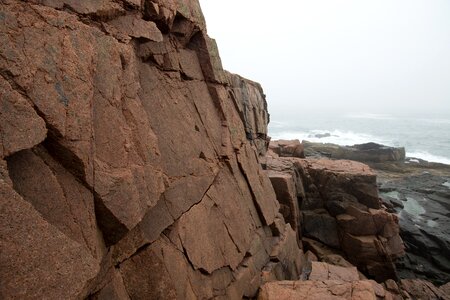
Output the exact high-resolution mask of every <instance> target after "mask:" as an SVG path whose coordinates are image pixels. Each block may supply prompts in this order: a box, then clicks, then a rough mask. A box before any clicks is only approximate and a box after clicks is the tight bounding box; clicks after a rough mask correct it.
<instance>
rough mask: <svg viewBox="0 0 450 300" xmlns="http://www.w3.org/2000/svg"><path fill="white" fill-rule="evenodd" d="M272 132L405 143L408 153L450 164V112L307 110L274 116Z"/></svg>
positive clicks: (343, 142)
mask: <svg viewBox="0 0 450 300" xmlns="http://www.w3.org/2000/svg"><path fill="white" fill-rule="evenodd" d="M317 134H319V135H320V134H329V135H330V136H327V137H322V138H320V137H318V136H316V135H317ZM269 135H270V136H271V137H272V139H299V140H300V141H302V140H307V141H311V142H321V143H333V144H338V145H354V144H361V143H367V142H375V143H380V144H384V145H388V146H395V147H405V149H406V156H407V157H415V158H420V159H424V160H427V161H431V162H440V163H444V164H449V165H450V114H449V115H445V114H441V115H436V114H434V115H425V114H424V115H420V114H419V115H414V116H413V115H395V114H371V113H343V114H338V113H332V114H331V113H328V114H327V113H312V114H311V113H310V114H307V113H303V114H299V116H298V118H297V117H296V118H293V119H289V120H288V119H282V120H280V119H276V118H272V120H271V122H270V124H269Z"/></svg>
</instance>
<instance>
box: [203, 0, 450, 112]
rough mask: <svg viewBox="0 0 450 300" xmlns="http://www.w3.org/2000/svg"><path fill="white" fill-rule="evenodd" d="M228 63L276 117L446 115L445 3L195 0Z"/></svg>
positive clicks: (449, 101)
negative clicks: (257, 89) (255, 86)
mask: <svg viewBox="0 0 450 300" xmlns="http://www.w3.org/2000/svg"><path fill="white" fill-rule="evenodd" d="M200 2H201V6H202V9H203V13H204V15H205V18H206V22H207V28H208V33H209V35H210V36H211V37H212V38H214V39H216V41H217V44H218V47H219V52H220V55H221V58H222V63H223V66H224V68H225V69H227V70H229V71H231V72H233V73H238V74H240V75H242V76H244V77H247V78H249V79H252V80H255V81H258V82H260V83H261V84H262V86H263V88H264V91H265V93H266V95H267V101H268V104H269V110H270V112H271V114H272V117H273V118H275V119H281V118H283V117H287V116H301V115H302V114H305V113H308V114H310V113H312V112H321V111H337V112H343V111H346V112H356V113H358V112H364V113H393V112H396V113H399V112H401V113H417V112H426V113H449V114H450V1H449V0H371V1H368V0H345V1H344V0H309V1H305V0H295V1H293V0H292V1H291V0H284V1H267V0H258V1H256V0H240V1H238V0H228V1H217V0H200Z"/></svg>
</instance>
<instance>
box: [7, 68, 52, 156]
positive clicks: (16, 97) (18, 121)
mask: <svg viewBox="0 0 450 300" xmlns="http://www.w3.org/2000/svg"><path fill="white" fill-rule="evenodd" d="M6 78H7V77H6ZM0 129H1V130H0V137H1V138H0V140H1V141H2V147H0V158H3V157H5V156H8V155H11V154H13V153H15V152H17V151H20V150H23V149H27V148H31V147H33V146H34V145H37V144H39V143H40V142H42V141H43V140H44V139H45V137H46V135H47V129H46V128H45V122H44V120H43V119H42V118H40V117H39V115H38V114H37V113H36V111H35V110H34V109H33V107H32V106H31V104H30V103H29V102H28V101H27V100H26V99H25V98H24V97H23V96H22V95H21V94H20V93H19V92H17V91H16V90H14V89H13V87H12V86H11V84H10V83H9V82H8V81H7V80H6V79H5V77H3V74H1V73H0Z"/></svg>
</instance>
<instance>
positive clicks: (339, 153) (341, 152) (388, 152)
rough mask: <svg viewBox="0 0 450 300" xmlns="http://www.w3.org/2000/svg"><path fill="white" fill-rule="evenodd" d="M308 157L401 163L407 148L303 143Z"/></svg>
mask: <svg viewBox="0 0 450 300" xmlns="http://www.w3.org/2000/svg"><path fill="white" fill-rule="evenodd" d="M302 145H303V147H304V149H305V155H306V156H314V157H322V156H325V157H329V158H333V159H349V160H356V161H361V162H365V163H367V162H370V163H380V162H401V161H404V160H405V148H403V147H399V148H396V147H389V146H384V145H380V144H377V143H365V144H359V145H353V146H339V145H336V144H327V143H325V144H324V143H312V142H308V141H302Z"/></svg>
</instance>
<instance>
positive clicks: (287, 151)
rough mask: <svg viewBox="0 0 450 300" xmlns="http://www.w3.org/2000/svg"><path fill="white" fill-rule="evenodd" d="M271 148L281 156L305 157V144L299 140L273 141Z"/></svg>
mask: <svg viewBox="0 0 450 300" xmlns="http://www.w3.org/2000/svg"><path fill="white" fill-rule="evenodd" d="M269 149H270V150H271V151H273V152H274V153H275V154H277V155H278V156H281V157H300V158H305V154H304V149H303V145H302V144H301V143H300V141H299V140H276V141H271V142H270V144H269Z"/></svg>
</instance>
